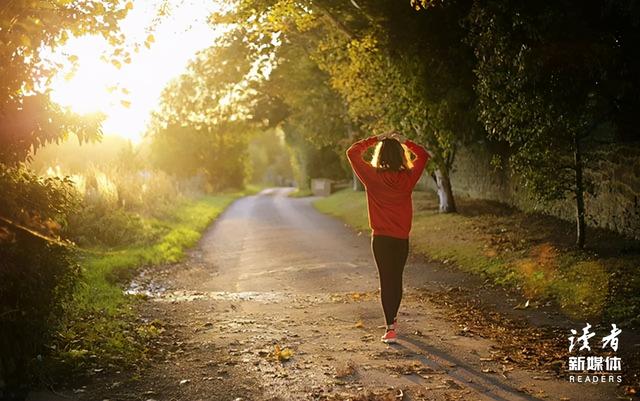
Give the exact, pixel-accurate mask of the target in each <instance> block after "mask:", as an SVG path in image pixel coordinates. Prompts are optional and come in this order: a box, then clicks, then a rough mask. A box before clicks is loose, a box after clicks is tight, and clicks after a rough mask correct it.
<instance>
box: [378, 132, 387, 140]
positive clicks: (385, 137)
mask: <svg viewBox="0 0 640 401" xmlns="http://www.w3.org/2000/svg"><path fill="white" fill-rule="evenodd" d="M388 137H389V135H387V134H380V135H378V136H377V138H378V140H379V141H384V140H385V139H387V138H388Z"/></svg>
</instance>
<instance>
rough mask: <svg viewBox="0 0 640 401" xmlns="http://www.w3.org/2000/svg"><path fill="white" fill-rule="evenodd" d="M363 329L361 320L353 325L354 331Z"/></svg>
mask: <svg viewBox="0 0 640 401" xmlns="http://www.w3.org/2000/svg"><path fill="white" fill-rule="evenodd" d="M363 327H364V322H363V321H362V320H358V321H357V322H356V324H355V328H356V329H361V328H363Z"/></svg>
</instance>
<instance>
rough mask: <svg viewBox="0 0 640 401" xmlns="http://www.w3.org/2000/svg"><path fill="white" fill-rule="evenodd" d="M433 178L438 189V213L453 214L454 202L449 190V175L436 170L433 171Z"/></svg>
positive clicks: (454, 210) (454, 209)
mask: <svg viewBox="0 0 640 401" xmlns="http://www.w3.org/2000/svg"><path fill="white" fill-rule="evenodd" d="M434 176H435V181H436V185H437V187H438V199H439V203H440V206H439V208H438V210H439V211H440V213H455V212H456V202H455V199H454V198H453V191H452V190H451V180H450V179H449V173H448V172H443V171H442V170H440V169H438V170H436V171H435V173H434Z"/></svg>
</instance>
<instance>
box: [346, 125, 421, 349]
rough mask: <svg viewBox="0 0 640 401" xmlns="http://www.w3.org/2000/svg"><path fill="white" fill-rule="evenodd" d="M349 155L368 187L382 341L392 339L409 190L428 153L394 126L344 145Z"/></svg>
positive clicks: (405, 250) (408, 228)
mask: <svg viewBox="0 0 640 401" xmlns="http://www.w3.org/2000/svg"><path fill="white" fill-rule="evenodd" d="M376 143H377V146H376V149H375V152H374V154H373V159H372V161H371V163H369V162H367V161H365V160H363V159H362V156H363V154H364V153H365V151H366V150H367V149H369V148H370V147H371V146H373V145H374V144H376ZM403 144H404V146H403ZM407 151H411V152H412V153H413V154H414V155H415V156H416V158H415V160H413V161H412V160H411V158H410V156H409V153H408V152H407ZM347 157H348V158H349V162H350V163H351V167H352V168H353V171H354V172H355V173H356V175H357V176H358V178H360V181H362V183H363V184H364V186H365V189H366V191H367V207H368V211H369V226H370V227H371V230H372V236H371V249H372V250H373V257H374V260H375V263H376V266H377V268H378V275H379V277H380V298H381V300H382V309H383V311H384V317H385V320H386V325H387V326H386V328H387V330H386V333H385V334H384V336H382V341H383V342H385V343H395V342H396V330H397V313H398V308H399V307H400V301H401V300H402V273H403V271H404V265H405V262H406V261H407V255H408V253H409V231H411V219H412V217H413V206H412V203H411V192H412V191H413V188H414V187H415V185H416V183H417V182H418V179H420V176H421V175H422V171H423V170H424V166H425V165H426V164H427V161H428V160H429V157H430V155H429V153H427V151H426V150H425V149H424V148H423V147H422V146H420V145H418V144H416V143H414V142H412V141H410V140H407V139H406V138H404V137H403V136H401V135H400V134H398V133H396V132H393V133H391V134H384V135H380V136H372V137H370V138H366V139H363V140H361V141H358V142H356V143H354V144H353V145H351V147H350V148H349V149H348V150H347Z"/></svg>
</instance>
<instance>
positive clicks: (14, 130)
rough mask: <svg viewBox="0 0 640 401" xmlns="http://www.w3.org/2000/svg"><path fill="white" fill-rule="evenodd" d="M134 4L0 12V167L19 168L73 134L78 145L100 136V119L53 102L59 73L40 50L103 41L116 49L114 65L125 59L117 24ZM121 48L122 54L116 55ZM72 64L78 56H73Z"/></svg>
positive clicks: (32, 4)
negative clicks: (76, 39)
mask: <svg viewBox="0 0 640 401" xmlns="http://www.w3.org/2000/svg"><path fill="white" fill-rule="evenodd" d="M131 8H132V3H130V2H129V3H126V4H122V1H120V0H104V1H102V0H100V1H98V0H94V1H85V2H70V1H65V0H52V1H44V0H39V1H26V0H18V1H9V2H7V4H3V6H2V9H1V10H0V27H1V29H0V42H1V43H2V47H1V48H0V77H2V78H0V162H4V163H13V164H15V163H18V162H20V161H23V160H24V159H25V158H27V157H28V155H29V153H30V152H35V151H36V150H37V149H38V148H39V147H40V146H43V145H44V144H46V143H50V142H54V141H59V140H60V139H62V138H64V137H65V136H66V135H68V134H75V135H76V136H77V137H78V139H79V140H80V141H86V140H95V139H98V138H99V136H100V130H99V128H100V121H101V118H100V116H88V117H80V116H78V115H75V114H73V113H70V112H68V111H65V110H62V109H61V108H60V107H59V106H57V105H55V104H52V102H51V101H50V100H49V94H48V90H47V84H48V83H49V80H50V79H51V78H52V77H53V75H54V74H55V72H56V70H57V69H58V68H59V67H60V66H58V65H55V64H53V63H51V62H49V61H47V60H43V59H42V57H41V52H40V50H41V49H42V48H55V47H57V46H60V45H63V44H64V43H66V41H67V40H68V39H69V38H70V37H71V36H81V35H84V34H87V33H92V34H97V35H102V36H103V37H104V38H105V39H106V40H108V41H109V42H110V43H111V44H112V45H113V46H114V53H117V54H118V55H119V56H114V61H115V62H120V61H118V59H121V58H126V57H127V52H126V51H125V50H123V49H122V47H121V43H122V41H123V39H124V38H123V35H122V34H121V33H119V31H118V26H117V23H118V20H120V19H122V18H124V17H125V16H126V14H127V12H128V10H129V9H131ZM118 47H119V51H117V52H116V50H115V49H117V48H118ZM69 58H70V60H71V61H72V62H73V61H75V59H76V56H75V55H70V57H69Z"/></svg>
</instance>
